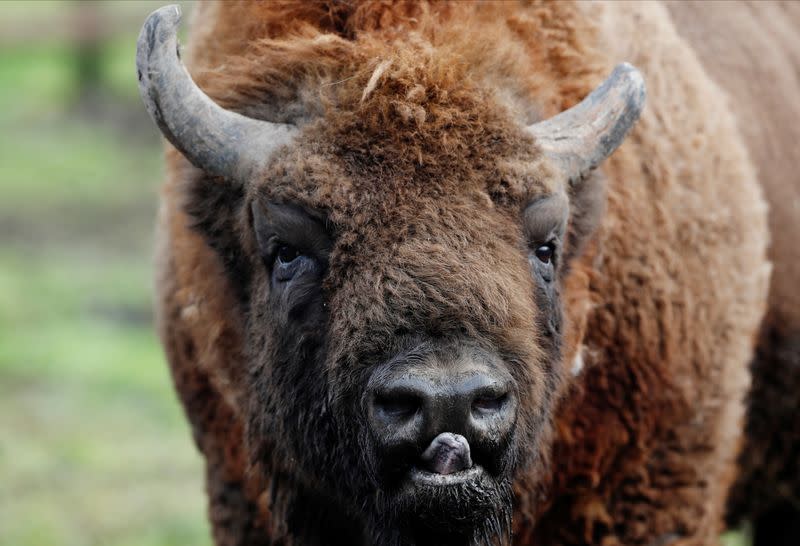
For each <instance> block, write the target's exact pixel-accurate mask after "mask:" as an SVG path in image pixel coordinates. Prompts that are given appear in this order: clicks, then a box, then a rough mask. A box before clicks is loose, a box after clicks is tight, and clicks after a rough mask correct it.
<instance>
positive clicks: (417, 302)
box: [158, 2, 797, 546]
mask: <svg viewBox="0 0 800 546" xmlns="http://www.w3.org/2000/svg"><path fill="white" fill-rule="evenodd" d="M192 36H193V38H192V45H191V48H190V50H189V55H188V58H189V59H190V61H191V62H190V67H191V68H192V71H193V74H194V76H195V78H196V80H197V81H198V82H199V84H200V85H201V86H202V87H203V88H204V90H205V91H206V92H207V93H208V94H209V95H211V96H212V97H214V98H215V99H216V100H217V101H218V102H219V103H220V104H222V105H223V106H226V107H228V108H232V109H236V110H238V111H240V112H242V113H245V114H246V115H248V116H251V117H256V118H263V119H269V120H272V121H287V120H291V121H294V122H297V123H299V124H301V126H302V127H303V130H304V133H303V136H302V137H301V139H300V141H299V143H298V144H296V145H295V146H293V147H290V148H289V149H288V150H286V151H285V152H283V153H282V155H279V156H278V157H277V158H276V159H275V161H274V162H273V163H272V165H271V167H270V170H269V172H268V173H265V177H264V181H263V182H262V183H260V184H258V185H257V187H256V188H254V189H251V190H247V191H246V190H245V189H244V188H241V187H239V188H235V187H234V188H227V189H225V191H222V192H221V191H220V190H219V188H220V187H221V182H220V181H215V180H212V179H210V178H209V177H206V176H204V175H203V174H202V173H200V172H198V171H197V170H196V169H194V168H193V167H191V166H189V165H188V163H186V162H185V160H184V159H183V158H182V157H180V155H179V154H177V153H176V152H174V151H171V152H170V154H169V165H170V180H169V181H168V183H167V184H166V186H165V188H164V191H163V206H162V210H161V215H160V227H159V229H160V235H159V241H160V249H159V268H158V288H159V293H158V310H159V329H160V332H161V335H162V339H163V341H164V344H165V347H166V350H167V354H168V357H169V361H170V364H171V367H172V370H173V374H174V378H175V382H176V388H177V390H178V392H179V394H180V396H181V398H182V400H183V403H184V405H185V407H186V411H187V415H188V417H189V419H190V420H191V422H192V425H193V430H194V434H195V440H196V442H197V444H198V446H199V448H200V450H201V451H202V452H203V454H204V455H205V457H206V460H207V465H208V466H207V468H208V475H207V480H208V491H209V496H210V515H211V520H212V525H213V531H214V537H215V540H216V541H217V543H218V544H219V545H225V546H228V545H234V544H235V545H243V544H248V545H251V544H262V543H263V544H268V543H273V542H277V543H286V544H293V543H302V542H303V537H298V536H296V535H294V536H292V535H291V534H288V529H289V528H290V527H291V522H290V521H288V520H289V519H290V518H291V514H287V513H285V512H284V511H283V508H284V506H285V503H283V502H281V499H283V498H285V497H286V496H289V495H292V494H293V493H292V488H295V489H302V488H304V487H307V484H305V483H298V478H297V476H290V475H286V473H287V472H290V471H291V469H292V465H291V463H290V462H285V461H284V459H283V457H285V456H286V455H287V453H289V452H287V451H286V450H285V448H283V447H281V446H274V445H269V446H266V447H265V446H262V445H260V442H263V438H259V437H257V435H256V437H254V436H253V420H254V419H255V420H256V421H257V420H258V418H259V417H258V416H257V415H254V412H256V411H257V410H258V407H257V406H254V405H253V401H252V394H248V388H249V385H250V384H251V383H252V381H253V379H252V378H253V377H255V376H250V375H248V374H247V373H248V367H247V366H246V360H247V358H246V356H245V355H244V354H243V350H244V349H243V347H244V346H245V340H244V336H245V333H244V321H245V320H246V317H245V316H244V315H243V313H242V300H243V298H244V297H245V296H244V295H243V293H242V290H243V288H242V287H243V286H246V285H248V284H249V283H251V282H255V281H257V280H258V278H256V279H255V280H253V279H252V278H251V277H253V276H254V275H255V276H256V277H257V276H258V273H253V271H252V268H251V267H250V266H251V262H250V261H248V259H247V256H248V253H253V248H252V245H253V244H254V243H253V241H252V238H250V239H248V238H247V237H246V236H242V237H243V238H244V240H245V244H244V248H243V251H242V252H233V251H231V249H235V248H238V247H237V246H236V244H234V243H233V242H232V241H233V239H234V238H236V237H240V235H239V234H240V232H242V233H244V232H245V231H246V230H245V229H244V228H243V227H242V226H244V225H245V224H246V221H247V218H246V213H245V212H243V211H244V210H245V209H244V207H242V203H244V202H246V201H248V200H252V199H253V198H254V197H270V198H273V199H276V198H277V199H280V200H284V201H291V202H294V203H300V204H303V205H305V206H307V207H309V208H310V209H314V210H323V211H325V212H326V214H327V217H328V219H329V221H330V222H331V223H332V224H333V225H335V226H336V227H337V234H338V238H337V242H336V248H335V249H334V251H333V253H332V254H331V266H330V267H331V271H333V272H338V274H332V275H330V276H329V278H328V280H327V281H326V290H328V291H329V293H330V294H331V300H330V302H329V305H330V313H331V322H330V324H331V326H330V328H331V332H330V339H331V340H335V343H333V344H332V347H331V351H332V353H333V354H334V356H332V357H330V359H329V360H328V362H330V363H332V367H331V369H330V370H329V373H330V374H332V375H334V376H335V375H336V374H339V375H345V376H347V375H355V374H356V371H355V370H354V369H350V368H348V367H347V365H346V364H343V363H347V362H350V363H351V364H352V363H355V362H359V360H358V358H355V357H356V356H358V355H362V354H369V353H370V351H375V350H378V349H379V348H377V347H372V346H371V345H370V344H371V343H379V342H380V340H381V339H384V338H385V337H386V336H387V335H389V333H390V332H391V331H393V329H395V328H403V327H407V328H410V329H414V328H418V327H420V325H424V326H425V328H427V329H436V328H438V329H441V330H443V331H446V330H448V329H452V328H462V327H464V328H468V329H471V330H470V334H471V335H473V336H475V337H478V338H485V339H491V340H494V342H495V343H496V344H498V345H500V346H502V347H504V348H507V349H508V350H509V351H510V352H511V353H513V354H514V355H516V356H517V357H518V361H519V362H524V363H528V367H526V368H524V369H519V370H516V372H515V373H517V374H519V375H525V376H528V379H529V380H530V384H531V385H533V386H532V391H531V392H530V393H529V396H528V399H524V400H522V401H521V404H522V406H523V407H522V411H523V413H525V415H527V416H528V417H529V418H530V420H531V422H534V420H535V419H539V420H540V421H542V420H543V421H542V422H539V425H540V426H541V428H542V431H543V432H542V434H541V436H540V437H539V440H538V441H539V442H541V444H540V445H538V447H539V448H540V453H537V454H536V455H537V457H534V459H536V460H534V461H530V462H529V464H528V465H527V466H524V467H523V468H525V470H524V471H523V472H522V473H521V474H519V475H518V476H517V479H516V482H515V486H514V490H515V494H516V509H515V513H514V533H515V534H514V543H515V544H542V545H567V544H603V545H604V546H611V545H626V546H627V545H653V546H655V545H663V544H686V545H695V544H696V545H700V544H706V545H707V544H715V543H716V542H717V538H716V537H717V536H718V534H719V532H720V530H721V527H722V517H723V509H724V506H725V498H726V495H727V491H728V487H729V485H730V483H731V481H732V479H733V476H734V459H735V457H736V454H737V450H738V446H739V443H740V440H741V426H742V416H743V404H742V399H743V397H744V394H745V392H746V389H747V387H748V374H747V362H748V360H749V359H750V356H751V354H752V347H753V340H754V338H755V335H756V330H757V328H758V325H759V321H760V318H761V315H762V313H763V310H764V307H765V301H766V294H767V278H768V273H769V266H768V262H767V259H766V256H765V252H766V245H767V226H766V212H765V209H766V207H765V204H764V200H763V198H762V195H761V190H760V187H759V185H758V183H757V180H756V174H755V171H754V168H753V165H752V164H751V162H750V159H749V157H748V152H747V150H746V148H745V145H744V142H743V140H742V137H741V136H740V133H739V131H738V130H737V127H736V124H735V118H734V115H733V113H732V111H731V109H730V108H729V107H728V105H727V103H726V101H725V98H724V96H723V95H722V92H721V91H720V89H719V88H718V87H717V86H716V85H715V84H714V83H713V82H712V80H711V79H710V78H709V76H708V75H707V73H706V71H705V70H704V69H703V67H702V66H701V65H700V62H699V61H698V59H697V58H696V57H695V54H694V53H693V51H692V50H691V48H690V47H689V45H688V44H687V43H686V41H685V40H684V39H682V38H681V37H680V36H679V35H678V33H677V32H676V30H675V28H674V27H673V25H672V23H671V21H670V17H669V14H668V13H667V11H666V9H665V8H664V7H662V6H661V5H658V4H641V3H632V4H627V5H624V4H621V3H608V4H605V3H598V4H594V3H593V4H580V3H579V4H572V3H567V2H563V3H561V2H559V3H538V2H533V3H530V4H528V3H524V5H523V4H516V3H513V4H512V3H489V4H481V5H477V4H465V3H460V2H459V3H452V4H451V3H436V4H433V5H428V4H426V3H418V2H401V3H396V4H395V3H388V2H372V3H364V4H360V3H353V2H330V3H319V4H316V3H315V4H311V3H284V4H279V3H261V4H252V3H241V2H221V3H213V4H211V3H210V4H202V5H200V6H198V8H197V10H196V13H195V19H194V26H193V35H192ZM623 60H626V61H629V62H631V63H632V64H634V65H636V66H637V67H639V68H640V69H641V70H642V71H643V73H644V75H645V80H646V81H647V84H648V108H647V109H646V111H645V112H644V114H643V115H642V119H641V121H640V123H639V125H638V126H637V128H636V129H635V130H634V132H633V133H632V136H631V137H629V141H628V142H627V143H626V144H624V145H623V146H622V148H620V150H619V151H618V152H617V153H616V154H615V155H614V156H613V157H612V158H611V159H610V160H609V161H607V162H606V163H605V165H604V166H603V175H604V179H605V181H606V185H607V196H608V197H607V201H608V203H607V211H606V214H605V216H604V217H603V219H602V225H601V226H600V228H599V230H597V231H596V232H595V233H596V234H595V235H594V236H593V238H592V239H591V240H590V241H588V243H586V244H585V245H584V250H583V252H582V253H580V254H579V255H577V256H576V257H575V259H574V260H573V262H572V263H571V264H570V268H569V273H568V276H567V277H566V278H565V279H564V280H563V290H562V301H563V304H564V314H565V330H564V333H563V347H562V348H561V352H562V355H563V359H562V360H561V363H560V367H561V369H556V370H549V371H548V370H546V369H544V368H543V367H542V366H541V365H540V364H541V362H542V358H543V357H542V351H543V348H542V344H541V343H540V340H538V339H536V336H535V335H534V334H533V328H532V325H534V324H536V323H537V321H538V320H539V319H540V317H539V316H538V314H539V313H540V312H539V311H537V309H536V308H535V307H532V306H531V305H530V302H529V301H527V298H525V297H520V294H528V293H530V292H531V291H532V281H531V279H530V274H529V270H528V267H527V264H526V262H525V256H524V253H523V252H522V251H521V250H520V248H521V246H522V243H521V241H520V239H521V228H520V220H519V211H520V210H521V207H524V206H525V204H526V203H528V202H530V201H531V200H532V199H534V198H536V197H540V196H542V195H548V194H551V193H553V192H555V191H558V185H557V180H556V178H555V177H554V176H553V175H552V171H551V169H550V168H549V166H548V165H547V163H546V161H544V160H543V158H542V157H541V155H540V154H539V153H538V150H537V149H536V148H535V146H534V145H533V143H532V142H531V141H530V138H529V137H527V136H526V135H525V134H524V132H523V131H522V127H523V126H524V124H526V123H528V122H530V121H532V120H535V119H540V118H543V117H547V116H550V115H553V114H555V113H557V112H559V111H561V110H563V109H565V108H567V107H569V106H572V105H574V104H575V103H576V102H577V101H579V100H580V99H581V98H583V97H584V96H585V95H586V94H587V93H588V92H589V91H590V90H591V89H592V88H594V87H595V86H596V85H597V84H598V83H599V82H600V81H601V79H602V77H603V76H604V75H605V74H607V73H608V71H609V70H610V68H611V67H612V66H613V65H614V64H616V63H617V62H619V61H623ZM575 198H576V196H573V203H572V205H573V209H580V207H581V204H580V203H578V202H577V201H576V199H575ZM578 212H579V211H578ZM226 222H227V223H226ZM572 224H573V225H572V230H573V233H575V232H576V231H580V227H579V222H578V219H577V218H575V217H573V219H572ZM793 225H796V224H793ZM586 231H587V232H590V231H592V230H590V229H587V230H586ZM573 238H574V237H573ZM208 243H210V245H209V244H208ZM248 245H250V246H248ZM776 248H777V247H776ZM795 263H797V262H795ZM413 279H426V280H427V281H428V282H426V283H418V282H416V281H413ZM773 293H774V292H773ZM398 308H402V309H403V310H404V314H397V313H396V312H395V311H396V309H398ZM793 309H796V307H793ZM579 355H581V356H582V358H583V360H584V362H585V367H584V370H583V372H582V373H581V374H579V375H578V376H577V377H574V378H573V377H572V376H571V373H570V370H571V367H572V362H573V361H574V360H575V358H576V357H577V356H579ZM320 381H322V379H320ZM549 399H552V400H560V403H559V405H558V407H557V408H555V414H554V415H553V416H552V419H550V418H548V412H545V413H541V414H539V413H537V412H538V411H539V410H537V408H536V407H534V401H536V402H537V403H538V402H540V401H542V400H549ZM545 405H547V404H544V403H543V406H545ZM545 421H546V422H545ZM537 422H538V421H537ZM550 422H552V424H553V427H552V432H550V433H548V432H547V429H548V428H549V427H548V426H547V425H548V423H550ZM247 430H250V432H249V433H247V434H246V431H247ZM246 436H247V437H246ZM267 443H268V442H267ZM246 446H249V448H247V447H246ZM256 446H258V447H259V448H260V449H261V451H260V452H259V455H260V456H262V457H263V456H264V454H265V451H264V450H267V451H266V452H267V453H268V455H269V456H270V457H272V459H273V460H275V461H276V462H275V464H274V465H273V466H274V468H261V469H259V468H251V466H250V463H252V462H260V463H263V462H264V461H263V460H258V461H252V460H250V459H251V456H252V454H251V453H249V452H248V449H252V448H254V447H256ZM269 450H272V451H269ZM265 466H270V465H269V464H266V465H265ZM312 478H313V477H312ZM312 481H313V480H312ZM287 484H288V485H287ZM309 502H313V501H309ZM317 502H320V503H325V502H329V501H328V500H327V499H320V500H319V501H317ZM345 516H346V514H339V515H337V516H336V517H334V516H332V517H331V520H330V521H327V522H323V523H324V524H325V525H326V526H327V527H328V528H329V531H328V533H329V534H328V537H329V538H330V537H345V538H346V539H348V540H352V541H356V540H358V539H359V537H360V536H362V534H363V531H359V527H358V525H359V523H358V522H357V520H353V519H352V518H351V519H348V518H347V517H345ZM309 540H311V539H309ZM330 540H334V539H330ZM341 540H343V541H344V542H347V541H346V540H345V539H344V538H343V539H341Z"/></svg>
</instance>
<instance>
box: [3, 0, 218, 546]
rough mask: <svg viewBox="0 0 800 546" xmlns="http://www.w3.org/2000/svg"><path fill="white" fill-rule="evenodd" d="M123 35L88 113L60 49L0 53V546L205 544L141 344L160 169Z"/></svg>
mask: <svg viewBox="0 0 800 546" xmlns="http://www.w3.org/2000/svg"><path fill="white" fill-rule="evenodd" d="M65 6H68V5H67V4H65V3H61V2H57V3H37V2H33V3H31V2H27V3H14V4H5V5H4V6H0V20H3V19H5V17H7V16H10V17H11V18H14V17H19V18H20V19H24V18H25V17H30V16H36V17H53V16H57V17H63V18H65V20H66V18H67V16H68V13H69V9H67V8H65ZM108 7H109V6H106V8H108ZM140 7H142V8H143V9H141V10H140V12H141V17H140V20H143V19H144V17H145V15H146V14H147V12H148V11H149V10H150V9H151V8H152V6H151V5H148V6H140ZM127 9H131V8H127ZM3 11H5V13H3ZM3 24H4V25H5V24H11V23H9V22H8V20H7V19H6V23H3ZM63 24H66V22H64V23H63ZM137 32H138V28H135V27H134V28H131V29H130V31H129V32H126V33H123V34H120V35H119V36H114V37H113V38H111V39H110V40H109V41H107V42H106V43H105V44H104V49H103V51H102V55H101V57H100V59H101V65H100V67H101V76H102V84H103V90H102V93H101V94H100V95H98V96H96V97H91V98H90V102H89V103H88V104H87V103H86V99H85V98H83V97H81V96H80V87H79V83H80V82H78V81H77V79H76V71H75V60H74V49H73V48H72V47H71V46H70V44H69V43H64V42H63V41H62V42H60V43H59V42H54V41H50V40H49V38H48V36H42V37H41V38H42V40H41V41H40V42H25V43H19V44H6V45H4V46H3V49H1V50H0V545H3V546H5V545H8V546H50V545H52V546H62V545H63V546H73V545H74V546H86V545H98V546H99V545H103V546H107V545H114V546H123V545H137V546H138V545H141V546H156V545H163V546H167V545H199V546H202V545H204V544H206V545H208V544H210V542H211V541H210V538H209V531H208V524H207V520H206V517H205V495H204V491H203V465H202V461H201V458H200V456H199V455H198V454H197V452H196V450H195V448H194V446H193V444H192V441H191V434H190V432H189V430H188V427H187V424H186V421H185V419H184V417H183V415H182V412H181V409H180V407H179V405H178V403H177V400H176V398H175V395H174V393H173V390H172V386H171V384H170V378H169V372H168V369H167V367H166V365H165V362H164V358H163V355H162V353H161V349H160V347H159V345H158V342H157V340H156V338H155V334H154V332H153V325H152V318H151V303H150V300H151V295H150V293H151V289H150V284H151V281H150V278H151V275H152V267H151V253H152V250H151V247H152V225H153V219H154V217H155V210H156V201H157V200H156V194H157V187H158V183H159V181H160V179H161V170H162V167H161V165H162V159H161V146H160V143H159V140H158V138H157V133H156V131H155V130H154V129H153V128H152V127H151V126H150V124H149V121H148V120H147V119H146V117H145V114H144V110H143V108H142V107H141V104H140V102H139V98H138V94H137V91H136V77H135V70H134V68H133V60H134V48H135V39H136V33H137Z"/></svg>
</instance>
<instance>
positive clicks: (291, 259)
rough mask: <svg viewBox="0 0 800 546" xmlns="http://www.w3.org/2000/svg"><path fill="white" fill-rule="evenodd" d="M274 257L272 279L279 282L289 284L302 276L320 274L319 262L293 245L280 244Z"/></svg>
mask: <svg viewBox="0 0 800 546" xmlns="http://www.w3.org/2000/svg"><path fill="white" fill-rule="evenodd" d="M273 256H274V258H273V262H272V278H273V279H274V280H276V281H278V282H287V281H290V280H292V279H294V278H295V277H299V276H302V275H306V274H310V273H315V274H316V273H319V267H318V262H317V260H316V259H314V258H312V257H311V256H310V255H308V254H304V253H303V252H301V251H300V250H298V248H297V247H294V246H292V245H287V244H286V243H279V246H278V247H277V248H276V249H275V250H274V254H273Z"/></svg>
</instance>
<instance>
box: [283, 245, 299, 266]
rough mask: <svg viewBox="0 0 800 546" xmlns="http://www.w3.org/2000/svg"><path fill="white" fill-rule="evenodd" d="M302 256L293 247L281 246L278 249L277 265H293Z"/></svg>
mask: <svg viewBox="0 0 800 546" xmlns="http://www.w3.org/2000/svg"><path fill="white" fill-rule="evenodd" d="M298 256H300V252H299V251H298V250H297V249H296V248H295V247H293V246H290V245H281V246H280V247H278V254H277V264H278V265H287V264H290V263H292V262H293V261H295V260H296V259H297V257H298Z"/></svg>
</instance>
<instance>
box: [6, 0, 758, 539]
mask: <svg viewBox="0 0 800 546" xmlns="http://www.w3.org/2000/svg"><path fill="white" fill-rule="evenodd" d="M98 6H101V7H102V9H105V10H112V11H113V10H114V9H119V10H126V11H128V12H135V15H136V16H135V17H132V18H131V21H132V22H133V25H132V28H130V30H129V31H127V32H124V33H120V34H119V35H115V36H113V37H112V38H110V39H109V40H107V41H106V43H105V44H104V48H103V50H102V55H101V65H100V74H101V77H102V80H101V83H102V84H103V92H102V94H101V95H99V96H94V97H92V98H91V100H90V101H89V103H88V105H87V103H86V99H85V98H82V97H81V93H80V88H79V83H80V82H78V81H77V79H76V71H75V59H74V54H75V53H74V48H73V47H71V46H70V44H69V43H66V42H64V41H58V40H54V39H53V38H52V36H50V35H48V34H47V33H43V34H42V35H41V36H37V37H36V41H29V42H25V43H19V44H12V45H4V46H3V49H0V546H88V545H91V546H95V545H97V546H101V545H102V546H134V545H135V546H172V545H176V546H177V545H180V546H203V545H208V544H210V539H209V538H208V524H207V520H206V517H205V497H204V493H203V483H202V480H203V468H202V461H201V459H200V457H199V455H198V454H197V453H196V450H195V448H194V446H193V445H192V442H191V436H190V432H189V430H188V427H187V425H186V422H185V419H184V417H183V415H182V413H181V410H180V408H179V405H178V403H177V401H176V399H175V395H174V393H173V391H172V386H171V384H170V379H169V374H168V370H167V367H166V365H165V363H164V358H163V356H162V353H161V350H160V347H159V346H158V343H157V340H156V339H155V335H154V333H153V326H152V319H151V315H150V313H151V311H150V309H151V305H150V300H151V295H150V277H151V270H152V268H151V263H150V262H151V253H152V248H151V247H152V225H153V219H154V216H155V209H156V193H157V187H158V182H159V180H160V179H161V169H162V167H161V165H162V159H161V147H160V143H159V140H158V138H157V134H156V131H155V129H154V128H153V127H152V126H151V124H150V122H149V120H147V118H146V115H145V112H144V109H143V108H142V106H141V104H140V103H139V98H138V94H137V91H136V80H135V70H134V67H133V60H134V47H135V45H134V44H135V39H136V33H137V32H138V24H140V23H141V21H143V20H144V17H145V15H146V13H148V12H149V11H150V10H151V9H153V7H154V5H153V4H152V3H151V4H143V3H141V2H140V3H129V2H122V3H115V4H104V5H100V4H98ZM69 14H70V10H69V4H67V3H64V2H11V3H3V4H2V5H0V22H2V21H5V22H4V23H2V25H5V26H13V25H14V24H15V21H16V20H19V21H20V23H19V24H23V23H24V22H25V21H26V20H27V19H28V18H31V17H34V18H35V17H49V18H50V19H54V20H55V25H56V26H57V25H58V24H59V23H60V24H66V21H67V20H68V18H69ZM51 23H52V21H51ZM25 24H27V23H25ZM2 30H3V28H0V35H2V34H3V32H2ZM87 106H88V108H87ZM726 545H727V546H744V545H745V541H744V539H742V538H741V536H740V535H730V536H729V537H728V539H727V542H726Z"/></svg>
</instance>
